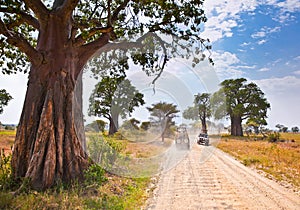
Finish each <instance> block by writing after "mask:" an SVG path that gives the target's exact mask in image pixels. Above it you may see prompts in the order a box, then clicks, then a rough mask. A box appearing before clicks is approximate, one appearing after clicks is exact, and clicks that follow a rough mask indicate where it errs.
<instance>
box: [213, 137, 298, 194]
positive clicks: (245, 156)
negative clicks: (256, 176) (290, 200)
mask: <svg viewBox="0 0 300 210" xmlns="http://www.w3.org/2000/svg"><path fill="white" fill-rule="evenodd" d="M280 140H281V141H280V142H277V143H270V142H268V141H262V140H259V141H255V140H253V138H246V137H245V138H239V139H237V138H234V137H223V138H222V140H221V141H220V142H219V144H218V148H220V149H221V150H223V151H225V152H227V153H229V154H231V155H232V156H234V157H236V158H237V159H239V160H240V161H241V162H242V163H243V164H244V165H246V166H249V167H253V168H255V169H257V170H259V171H260V172H263V173H264V174H265V175H266V176H268V177H269V178H271V179H275V180H277V181H278V182H280V183H281V184H282V185H285V186H286V187H291V188H294V190H296V191H299V190H300V164H299V163H300V134H298V133H297V134H296V133H281V134H280ZM283 140H284V141H283Z"/></svg>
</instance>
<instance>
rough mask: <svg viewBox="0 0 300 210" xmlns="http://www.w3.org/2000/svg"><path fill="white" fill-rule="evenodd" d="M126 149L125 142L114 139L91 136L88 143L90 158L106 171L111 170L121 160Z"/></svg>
mask: <svg viewBox="0 0 300 210" xmlns="http://www.w3.org/2000/svg"><path fill="white" fill-rule="evenodd" d="M125 147H126V144H125V142H124V141H119V140H116V139H115V138H114V137H105V138H104V137H103V136H99V135H90V136H89V137H88V141H87V148H88V154H89V156H90V158H91V159H92V160H93V161H94V162H95V163H97V164H99V165H100V166H101V167H103V168H104V169H106V170H110V169H111V168H112V167H113V165H114V163H115V161H116V160H117V159H118V158H121V152H122V151H123V150H124V149H125Z"/></svg>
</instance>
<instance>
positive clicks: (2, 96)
mask: <svg viewBox="0 0 300 210" xmlns="http://www.w3.org/2000/svg"><path fill="white" fill-rule="evenodd" d="M11 99H13V98H12V97H11V95H9V93H7V92H6V90H4V89H1V90H0V114H2V112H3V107H4V106H7V105H8V102H9V101H10V100H11Z"/></svg>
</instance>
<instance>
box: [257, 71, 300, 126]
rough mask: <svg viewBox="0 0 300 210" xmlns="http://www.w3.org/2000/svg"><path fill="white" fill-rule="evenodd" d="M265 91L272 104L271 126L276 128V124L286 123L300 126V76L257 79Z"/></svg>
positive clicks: (269, 120) (270, 112)
mask: <svg viewBox="0 0 300 210" xmlns="http://www.w3.org/2000/svg"><path fill="white" fill-rule="evenodd" d="M255 82H256V83H257V84H258V86H259V87H260V88H261V90H262V91H263V92H264V93H265V95H266V98H267V100H268V101H269V102H270V104H271V110H270V111H269V114H268V115H269V118H268V122H269V126H270V127H271V128H274V127H275V125H276V124H278V123H280V124H284V125H286V126H288V127H289V128H290V127H292V126H296V125H297V126H300V120H299V119H300V112H299V104H300V97H297V96H299V89H300V78H297V77H295V76H286V77H281V78H279V77H278V78H269V79H262V80H256V81H255Z"/></svg>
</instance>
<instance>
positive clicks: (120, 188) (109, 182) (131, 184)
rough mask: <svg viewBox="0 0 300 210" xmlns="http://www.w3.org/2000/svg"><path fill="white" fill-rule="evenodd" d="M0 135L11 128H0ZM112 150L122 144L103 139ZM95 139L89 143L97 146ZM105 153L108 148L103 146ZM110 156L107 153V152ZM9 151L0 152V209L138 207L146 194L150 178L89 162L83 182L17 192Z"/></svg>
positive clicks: (113, 139)
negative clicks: (114, 171) (122, 174)
mask: <svg viewBox="0 0 300 210" xmlns="http://www.w3.org/2000/svg"><path fill="white" fill-rule="evenodd" d="M0 134H1V135H2V136H1V135H0V141H2V140H3V138H4V136H5V137H7V135H10V136H11V135H13V136H14V134H15V133H14V132H12V131H9V132H1V133H0ZM106 141H107V142H108V144H109V145H110V146H111V147H112V148H113V149H114V150H116V151H119V152H120V151H122V150H124V149H125V147H126V144H124V142H123V141H120V140H118V139H116V138H115V137H112V138H110V137H109V138H108V139H106ZM97 143H98V142H97V139H94V142H93V144H91V145H89V146H90V147H93V145H94V146H95V145H96V146H97ZM107 151H108V152H109V154H112V155H114V154H113V153H111V151H110V150H107ZM107 157H110V156H107ZM10 159H11V155H7V154H5V153H3V152H2V154H1V158H0V209H24V210H27V209H28V210H29V209H30V210H31V209H79V210H81V209H140V208H141V206H142V205H143V204H144V202H145V200H146V198H147V194H146V188H147V186H148V184H149V182H150V178H136V179H131V178H125V177H120V176H116V175H112V174H110V173H106V172H105V171H104V170H103V168H101V167H100V166H99V165H96V164H93V165H92V166H91V167H90V168H89V169H88V170H86V171H85V177H86V179H85V182H84V183H77V182H74V183H72V184H71V185H68V186H66V185H57V186H55V187H53V188H51V189H48V190H47V191H45V192H37V191H34V190H31V189H30V188H29V187H25V189H24V190H22V192H21V193H20V194H18V195H13V194H12V192H13V191H14V190H16V189H17V188H15V184H16V183H14V181H13V180H12V179H11V168H10Z"/></svg>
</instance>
